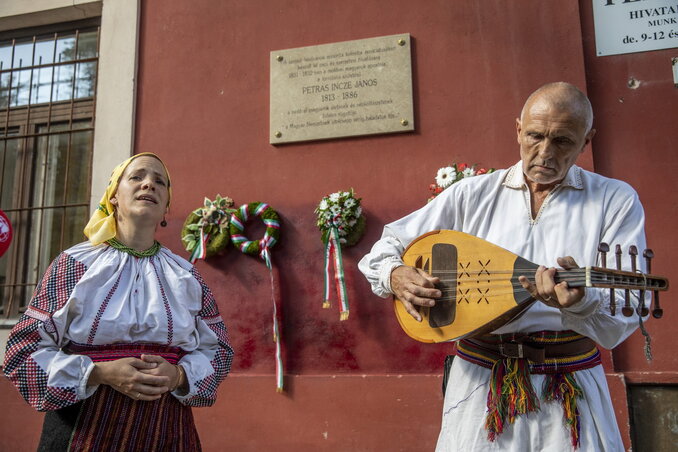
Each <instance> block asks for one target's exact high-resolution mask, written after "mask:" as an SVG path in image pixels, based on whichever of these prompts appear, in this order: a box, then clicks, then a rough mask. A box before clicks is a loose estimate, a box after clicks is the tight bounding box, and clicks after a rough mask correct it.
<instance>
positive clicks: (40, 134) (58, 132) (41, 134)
mask: <svg viewBox="0 0 678 452" xmlns="http://www.w3.org/2000/svg"><path fill="white" fill-rule="evenodd" d="M93 130H94V127H83V128H82V129H77V131H78V132H91V131H93ZM67 133H70V131H69V130H54V131H52V132H50V133H47V132H37V133H26V134H21V135H20V137H21V138H24V137H26V138H37V137H46V136H50V135H65V134H67ZM10 138H12V137H10Z"/></svg>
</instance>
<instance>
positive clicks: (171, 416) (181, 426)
mask: <svg viewBox="0 0 678 452" xmlns="http://www.w3.org/2000/svg"><path fill="white" fill-rule="evenodd" d="M68 352H70V353H77V354H83V355H87V356H90V357H91V358H92V360H93V361H95V362H97V361H109V360H113V359H119V358H124V357H130V356H132V357H137V358H138V357H139V356H140V355H141V354H142V353H146V354H154V355H160V356H163V357H164V358H165V359H167V360H168V361H169V362H172V363H176V362H177V361H178V359H179V358H180V357H181V355H182V352H181V350H180V349H178V348H176V347H165V346H158V345H153V344H114V345H112V346H104V347H94V346H83V345H71V346H69V349H68ZM66 438H68V440H67V442H64V441H65V440H66ZM39 450H69V451H95V450H96V451H176V452H188V451H200V450H202V449H201V447H200V439H199V438H198V432H197V430H196V428H195V423H194V421H193V413H192V412H191V408H190V407H188V406H185V405H183V404H181V402H179V401H178V400H177V399H176V398H175V397H174V396H172V394H170V393H165V394H163V395H162V397H161V398H160V399H158V400H154V401H151V402H146V401H141V400H133V399H131V398H129V397H127V396H126V395H123V394H121V393H119V392H118V391H116V390H114V389H113V388H111V387H110V386H107V385H101V386H99V388H98V389H97V391H96V392H95V393H94V394H93V395H92V396H91V397H89V398H87V399H86V400H84V401H82V402H79V403H78V404H76V405H74V406H72V407H66V408H64V409H62V410H57V411H51V412H47V413H46V415H45V423H44V426H43V434H42V438H41V440H40V447H39Z"/></svg>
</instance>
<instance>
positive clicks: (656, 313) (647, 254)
mask: <svg viewBox="0 0 678 452" xmlns="http://www.w3.org/2000/svg"><path fill="white" fill-rule="evenodd" d="M643 257H644V258H645V266H646V267H647V273H648V274H652V258H653V257H654V252H652V250H651V249H650V248H648V249H646V250H645V251H643ZM652 295H653V296H652V299H653V300H652V301H653V305H654V308H653V309H652V317H654V318H655V319H661V318H662V316H663V315H664V310H663V309H662V308H661V306H659V291H658V290H654V291H652Z"/></svg>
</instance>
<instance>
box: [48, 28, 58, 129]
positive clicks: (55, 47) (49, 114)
mask: <svg viewBox="0 0 678 452" xmlns="http://www.w3.org/2000/svg"><path fill="white" fill-rule="evenodd" d="M58 35H59V33H54V50H52V77H51V79H50V84H49V107H47V133H48V134H49V132H50V129H51V128H52V102H54V70H55V69H56V65H55V64H54V63H56V49H57V37H58Z"/></svg>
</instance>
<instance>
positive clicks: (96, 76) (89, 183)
mask: <svg viewBox="0 0 678 452" xmlns="http://www.w3.org/2000/svg"><path fill="white" fill-rule="evenodd" d="M100 40H101V27H97V44H96V46H97V47H96V53H95V54H94V55H95V56H96V63H95V69H94V91H93V92H92V94H93V96H92V97H93V101H92V120H91V123H90V126H91V127H90V129H91V130H92V132H90V133H89V149H90V153H89V168H90V170H89V171H88V174H87V177H88V181H87V198H86V199H87V200H88V201H91V199H92V161H93V160H94V125H95V123H96V112H97V85H98V84H99V44H100V42H101V41H100ZM86 212H87V214H86V215H85V216H86V217H87V218H86V220H89V215H90V207H89V202H88V203H87V209H86Z"/></svg>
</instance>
